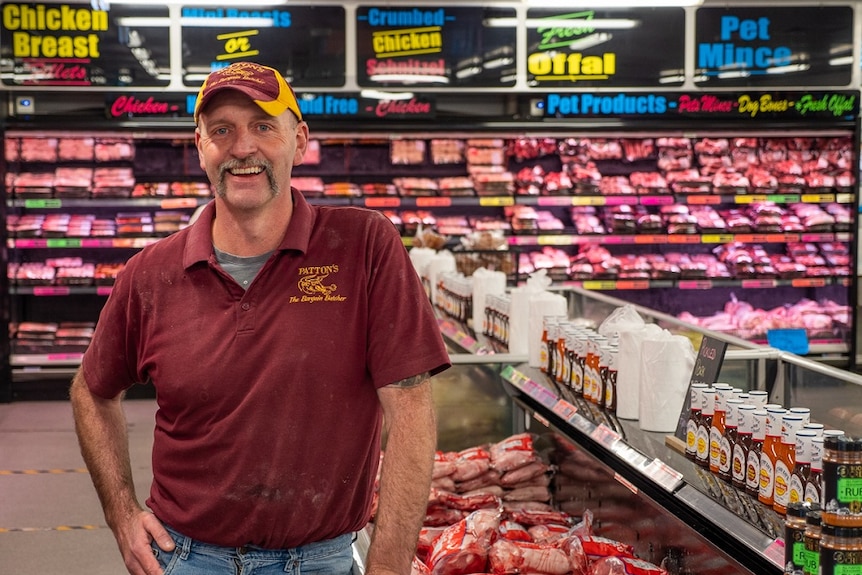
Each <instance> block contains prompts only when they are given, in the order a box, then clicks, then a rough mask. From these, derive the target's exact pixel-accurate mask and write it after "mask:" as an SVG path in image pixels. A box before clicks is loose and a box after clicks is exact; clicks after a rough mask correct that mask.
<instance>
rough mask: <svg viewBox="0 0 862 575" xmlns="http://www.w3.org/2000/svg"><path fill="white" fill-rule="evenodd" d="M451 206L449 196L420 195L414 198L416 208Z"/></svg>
mask: <svg viewBox="0 0 862 575" xmlns="http://www.w3.org/2000/svg"><path fill="white" fill-rule="evenodd" d="M451 206H452V198H449V197H443V198H441V197H431V198H428V197H421V198H416V207H417V208H448V207H451Z"/></svg>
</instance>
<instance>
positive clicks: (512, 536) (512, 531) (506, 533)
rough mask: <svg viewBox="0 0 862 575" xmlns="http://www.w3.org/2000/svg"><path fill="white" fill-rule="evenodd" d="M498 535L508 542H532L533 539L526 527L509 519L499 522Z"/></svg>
mask: <svg viewBox="0 0 862 575" xmlns="http://www.w3.org/2000/svg"><path fill="white" fill-rule="evenodd" d="M499 534H500V537H502V538H503V539H508V540H510V541H530V542H532V541H533V537H532V535H530V532H529V531H527V528H526V527H524V526H523V525H521V524H520V523H516V522H514V521H511V520H509V519H504V520H503V521H501V522H500V528H499Z"/></svg>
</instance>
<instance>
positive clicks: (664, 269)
mask: <svg viewBox="0 0 862 575" xmlns="http://www.w3.org/2000/svg"><path fill="white" fill-rule="evenodd" d="M650 265H651V271H650V277H651V278H652V279H655V280H678V279H679V278H680V277H681V276H682V270H681V269H680V267H679V266H678V265H676V264H672V263H670V262H667V261H654V262H652V263H651V264H650Z"/></svg>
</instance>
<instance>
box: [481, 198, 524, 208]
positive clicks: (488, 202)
mask: <svg viewBox="0 0 862 575" xmlns="http://www.w3.org/2000/svg"><path fill="white" fill-rule="evenodd" d="M479 205H480V206H484V207H489V208H494V207H496V208H500V207H504V206H514V205H515V198H512V197H506V196H501V197H487V198H479Z"/></svg>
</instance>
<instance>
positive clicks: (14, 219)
mask: <svg viewBox="0 0 862 575" xmlns="http://www.w3.org/2000/svg"><path fill="white" fill-rule="evenodd" d="M44 222H45V215H44V214H22V215H20V216H19V215H16V214H9V215H8V216H6V231H7V232H9V235H10V236H12V237H16V238H37V237H39V236H41V235H42V224H43V223H44Z"/></svg>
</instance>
